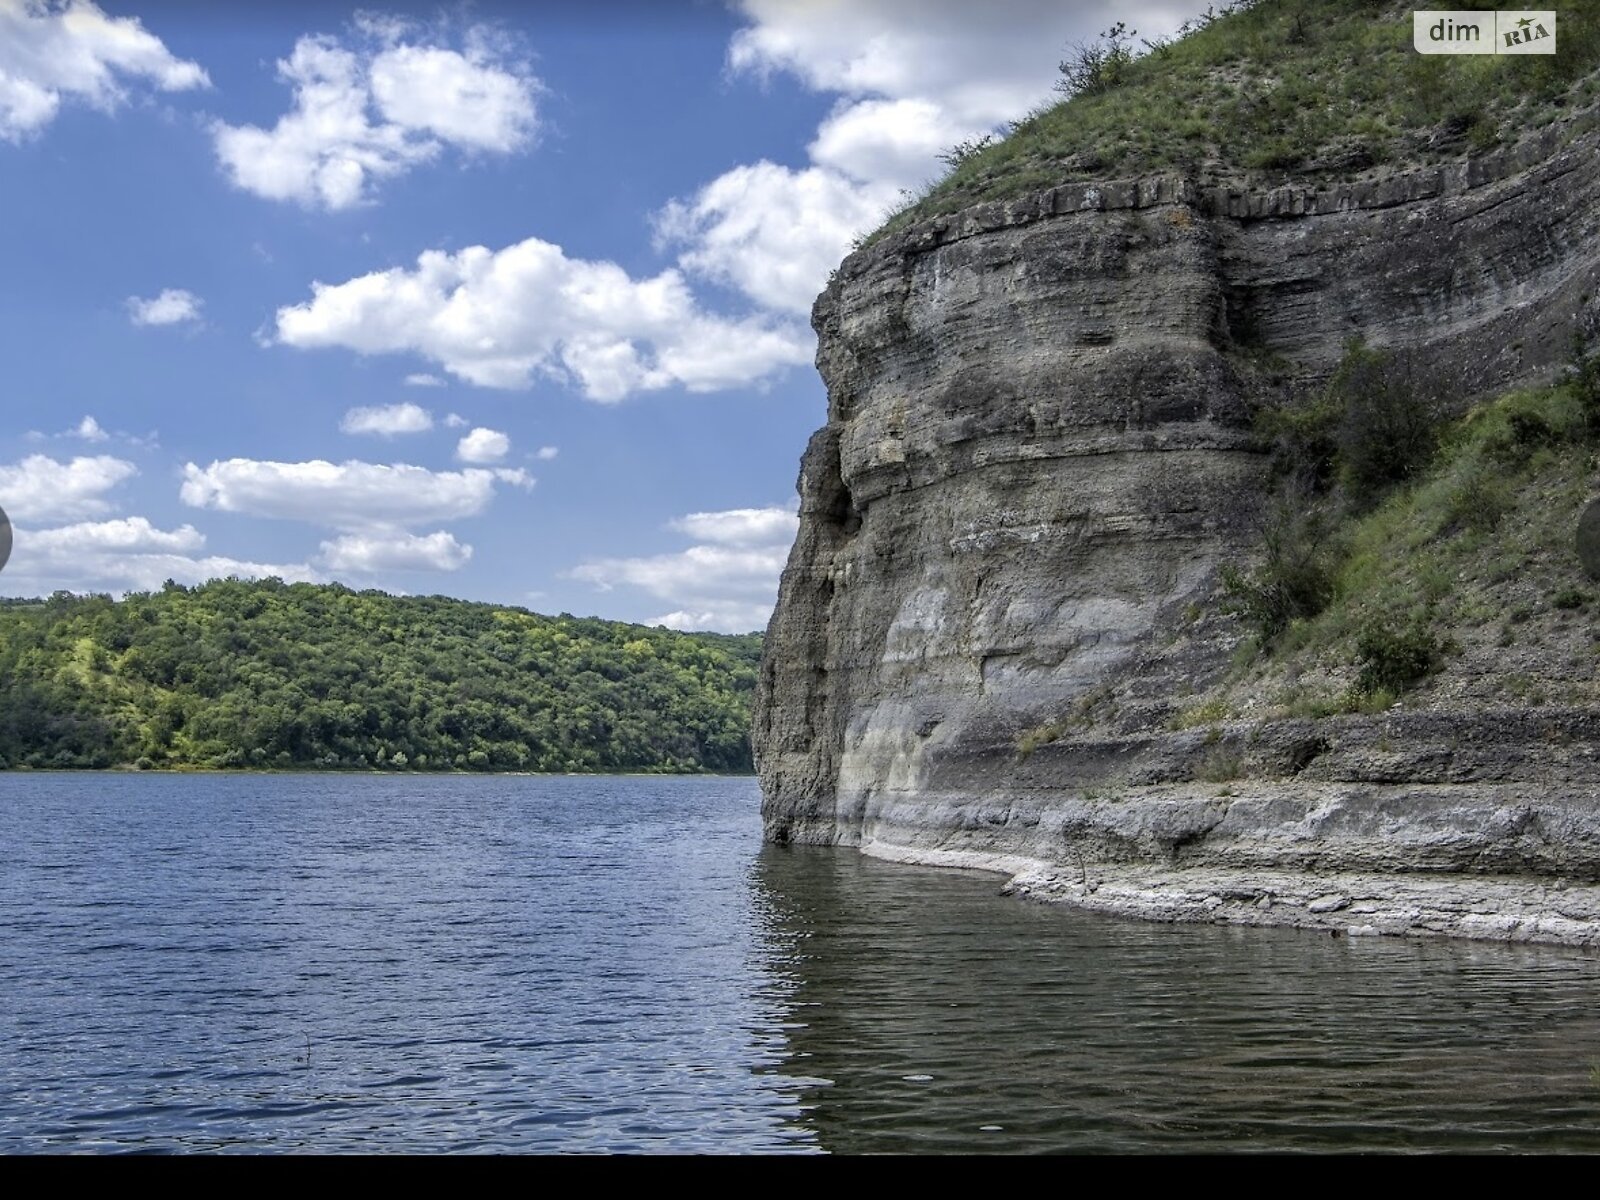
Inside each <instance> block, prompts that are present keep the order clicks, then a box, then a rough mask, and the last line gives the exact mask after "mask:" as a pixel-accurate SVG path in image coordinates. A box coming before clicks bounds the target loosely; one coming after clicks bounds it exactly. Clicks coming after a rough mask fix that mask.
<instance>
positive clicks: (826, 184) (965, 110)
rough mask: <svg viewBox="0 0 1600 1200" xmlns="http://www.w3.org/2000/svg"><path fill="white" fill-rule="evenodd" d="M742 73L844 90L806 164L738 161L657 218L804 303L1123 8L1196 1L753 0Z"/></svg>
mask: <svg viewBox="0 0 1600 1200" xmlns="http://www.w3.org/2000/svg"><path fill="white" fill-rule="evenodd" d="M737 7H738V8H739V10H740V11H741V12H742V13H743V14H744V16H745V18H746V21H747V24H746V25H745V26H744V28H742V29H741V30H739V32H738V33H736V34H735V35H734V37H733V39H732V41H731V42H730V44H729V47H728V64H729V66H730V68H731V69H732V70H733V71H734V72H735V73H736V74H737V73H744V74H750V75H756V76H767V75H771V74H774V73H779V72H782V73H786V74H790V75H792V76H794V77H796V78H797V79H799V80H800V81H801V82H802V83H804V84H805V85H806V86H808V87H810V88H812V89H814V90H815V91H818V92H823V93H832V94H835V95H836V96H837V98H838V99H837V102H836V103H835V105H834V108H833V111H832V112H831V113H830V114H829V115H828V117H827V118H826V119H825V120H824V121H823V122H822V124H821V126H820V127H819V128H818V130H817V134H816V137H815V139H814V140H813V141H812V142H811V145H810V146H809V148H808V152H809V155H810V160H811V161H810V165H808V166H806V167H803V168H795V167H786V166H779V165H777V164H774V163H770V162H758V163H747V164H743V165H740V166H736V167H734V168H732V169H731V170H729V171H727V172H725V173H724V174H723V175H721V176H719V177H718V178H716V179H714V180H712V181H711V182H710V183H708V184H706V185H705V186H704V187H702V188H701V189H699V191H697V192H696V193H694V194H693V195H692V196H690V197H689V198H687V199H680V200H675V201H673V202H671V203H670V204H668V205H666V206H665V207H664V208H663V209H662V210H661V212H660V213H658V214H657V219H656V228H657V233H658V235H659V237H660V239H661V241H662V243H663V244H676V245H678V246H680V247H681V253H680V255H679V258H678V262H679V265H680V266H682V267H683V269H684V270H685V271H688V272H689V273H690V274H692V275H695V276H698V277H702V278H706V279H709V280H713V281H715V282H717V283H721V284H726V285H730V286H732V287H735V288H738V289H739V290H740V291H742V292H743V293H744V294H745V295H746V296H748V297H749V298H750V299H751V300H753V301H755V302H756V303H757V304H759V305H762V306H763V307H766V308H769V309H772V310H775V311H779V312H786V313H804V312H806V311H808V310H809V309H810V306H811V302H812V300H813V299H814V298H815V297H816V295H817V293H818V292H820V291H821V290H822V288H823V286H824V285H825V284H826V282H827V278H828V273H829V272H830V271H831V270H832V269H833V268H834V267H835V266H836V265H838V263H839V260H840V259H841V258H843V257H844V255H845V254H846V253H847V252H848V251H849V249H850V246H851V243H852V242H853V240H854V239H855V238H856V237H858V236H859V235H861V234H863V233H866V232H868V231H870V230H871V229H873V228H875V227H876V226H878V225H879V224H881V223H882V222H883V220H884V219H885V218H886V217H887V216H888V215H889V213H890V212H891V211H892V210H893V209H894V208H896V207H898V206H899V205H900V204H901V203H903V202H904V200H905V198H906V197H907V196H908V195H913V194H915V193H916V192H918V191H919V190H920V189H921V187H922V185H924V184H925V183H929V182H931V181H933V180H934V179H937V178H938V177H939V176H940V175H942V174H943V173H944V169H945V168H944V164H943V163H942V162H941V160H940V155H941V154H942V153H944V152H945V151H947V150H948V149H949V148H950V147H952V146H954V145H956V144H957V143H958V142H962V141H966V140H968V139H971V138H974V137H979V136H982V135H983V134H985V133H994V132H997V131H999V130H1000V129H1001V127H1002V126H1003V125H1005V124H1006V123H1007V122H1009V121H1014V120H1017V119H1018V118H1021V117H1023V116H1025V115H1026V114H1027V113H1028V112H1029V111H1030V110H1032V109H1034V108H1035V107H1037V106H1039V105H1040V104H1041V103H1042V102H1045V101H1048V100H1050V99H1051V98H1052V90H1051V89H1052V86H1053V84H1054V82H1055V80H1056V79H1057V78H1058V71H1057V64H1058V63H1059V62H1060V61H1061V59H1062V58H1063V57H1064V52H1065V50H1066V48H1067V46H1068V45H1069V44H1070V43H1072V42H1075V41H1092V40H1093V39H1094V38H1095V37H1096V36H1097V35H1098V33H1099V31H1101V30H1103V29H1105V28H1106V27H1108V26H1109V25H1111V24H1112V23H1113V22H1114V21H1118V20H1124V21H1127V22H1128V23H1129V24H1130V25H1133V26H1135V27H1136V28H1138V29H1139V31H1140V32H1141V33H1142V34H1144V35H1145V36H1151V35H1155V34H1162V33H1169V32H1171V31H1172V30H1174V29H1176V28H1177V26H1178V25H1179V24H1180V23H1181V22H1182V21H1183V19H1184V18H1185V17H1187V16H1190V15H1193V14H1194V13H1195V12H1197V11H1198V10H1199V8H1200V7H1201V6H1200V5H1199V4H1198V3H1196V2H1194V0H1142V2H1139V3H1121V2H1113V0H1083V2H1081V3H1069V4H1063V3H1061V2H1060V0H994V2H993V3H985V4H973V3H971V2H970V0H851V2H850V3H849V4H841V3H817V2H816V0H739V3H738V5H737Z"/></svg>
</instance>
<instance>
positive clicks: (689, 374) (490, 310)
mask: <svg viewBox="0 0 1600 1200" xmlns="http://www.w3.org/2000/svg"><path fill="white" fill-rule="evenodd" d="M277 340H278V341H279V342H281V343H283V344H285V345H288V346H295V347H300V348H313V347H325V346H338V347H344V348H346V349H349V350H354V351H356V352H357V353H360V354H386V353H415V354H421V355H423V356H425V357H427V358H430V359H432V360H433V361H435V362H437V363H439V364H440V365H441V366H443V367H444V368H445V370H447V371H449V372H450V373H451V374H452V375H455V376H457V377H458V378H460V379H464V380H466V381H467V382H469V383H473V384H477V385H479V386H482V387H496V388H524V387H528V386H530V385H531V383H532V382H533V380H534V378H535V377H536V376H540V375H543V376H547V377H554V378H558V379H562V380H565V381H568V382H571V383H572V384H573V385H574V386H576V387H578V388H579V389H580V390H581V391H582V392H583V393H584V394H585V395H586V396H587V397H588V398H589V399H591V400H597V401H601V402H614V401H618V400H622V399H623V398H625V397H627V396H628V395H630V394H632V393H634V392H640V391H650V390H656V389H660V388H666V387H672V386H681V387H684V388H687V389H688V390H690V391H696V392H703V391H714V390H718V389H721V388H727V387H734V386H738V385H743V384H749V383H752V382H755V381H757V380H760V379H762V378H765V377H767V376H769V375H771V374H772V373H774V372H775V371H777V370H779V369H781V368H783V367H786V366H793V365H796V364H800V363H805V362H809V361H810V359H811V355H812V343H811V338H810V336H809V332H808V331H805V330H803V329H801V328H800V327H799V326H797V325H796V324H793V323H784V322H774V321H770V320H765V319H759V318H753V317H751V318H742V319H730V318H724V317H719V316H714V315H712V314H710V313H707V312H705V311H704V310H703V309H701V308H700V306H699V305H698V304H697V303H696V302H695V300H694V297H693V296H692V295H691V294H690V292H689V288H688V285H687V284H686V283H685V282H684V279H683V276H682V275H681V274H680V273H679V272H678V271H676V270H668V271H663V272H662V273H661V274H659V275H656V276H653V277H651V278H648V279H634V278H632V277H631V276H629V275H628V273H627V272H626V271H624V270H623V269H622V268H621V267H619V266H617V265H616V264H615V263H609V262H592V261H587V260H583V259H574V258H569V257H567V255H566V254H565V253H564V252H563V251H562V249H561V248H560V247H559V246H555V245H552V244H551V243H549V242H545V241H541V240H539V239H538V238H529V239H527V240H526V241H522V242H518V243H516V244H514V245H511V246H507V247H505V248H504V249H502V250H499V251H491V250H489V249H488V248H487V247H484V246H470V247H468V248H467V249H465V250H462V251H460V252H459V253H455V254H450V253H446V252H444V251H438V250H430V251H426V252H424V253H423V254H422V255H420V256H419V257H418V259H417V266H416V269H415V270H411V271H408V270H405V269H404V268H399V267H396V268H392V269H390V270H387V271H378V272H374V273H372V274H369V275H362V276H358V277H357V278H355V279H351V280H347V281H346V282H344V283H340V284H325V283H320V282H319V283H313V284H312V297H311V299H310V300H308V301H305V302H304V303H301V304H296V305H291V306H288V307H285V308H280V309H279V310H278V314H277Z"/></svg>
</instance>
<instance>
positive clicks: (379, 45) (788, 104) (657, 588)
mask: <svg viewBox="0 0 1600 1200" xmlns="http://www.w3.org/2000/svg"><path fill="white" fill-rule="evenodd" d="M1199 7H1202V6H1200V5H1195V4H1186V3H1143V4H1110V3H1102V2H1098V0H1094V2H1086V3H1081V4H1073V3H1060V2H1057V3H1043V2H1041V0H1004V2H1002V3H996V4H984V5H976V4H970V3H954V2H950V0H923V2H920V3H913V2H911V0H851V2H849V3H844V2H842V0H840V2H830V0H747V2H744V3H736V4H727V5H724V4H720V3H681V4H671V3H643V2H639V3H625V2H620V0H618V2H612V3H607V2H604V0H600V2H596V3H590V4H556V3H549V4H537V3H517V4H511V3H494V2H480V3H475V4H470V5H457V6H444V7H440V6H435V5H428V6H420V5H409V4H400V5H387V6H372V5H360V6H358V5H341V4H334V3H293V2H290V3H274V4H259V5H235V4H217V5H202V4H199V3H195V2H178V0H148V2H146V3H139V2H137V0H134V2H129V3H121V2H107V3H104V4H101V5H99V6H98V7H97V6H96V5H94V4H89V3H74V4H70V5H63V4H60V3H54V2H48V3H47V2H41V0H0V355H3V361H4V363H5V371H4V374H3V375H0V505H3V506H4V507H5V509H6V510H7V511H8V512H9V513H10V515H11V517H12V520H13V523H14V525H15V526H16V549H15V551H14V553H13V556H12V559H11V562H10V564H9V565H8V566H7V567H6V568H5V570H4V571H3V572H0V594H4V595H40V594H48V593H50V592H53V591H55V590H57V589H68V590H73V591H89V590H93V591H109V592H113V593H121V592H125V591H128V590H139V589H145V588H154V587H159V586H160V584H161V582H162V581H163V580H165V579H167V578H173V579H177V580H178V581H179V582H182V583H195V582H198V581H200V580H203V579H206V578H210V577H214V576H218V575H229V574H238V575H246V576H250V575H262V574H276V575H280V576H283V577H285V578H289V579H313V580H335V579H337V580H339V581H341V582H344V583H347V584H349V585H351V586H353V587H378V588H383V589H385V590H388V591H395V592H409V593H435V592H437V593H444V594H447V595H453V596H461V597H465V598H469V599H479V600H490V601H496V602H501V603H510V604H521V605H526V606H528V607H530V608H533V609H535V610H539V611H546V612H558V611H568V612H573V613H580V614H597V615H601V616H606V617H613V618H618V619H623V620H631V621H643V622H648V623H664V624H668V625H671V626H674V627H678V628H709V629H721V630H730V631H744V630H748V629H753V628H759V627H760V626H762V625H763V624H764V623H765V620H766V616H767V614H768V612H769V611H770V608H771V603H772V599H773V595H774V594H775V589H776V582H777V575H778V572H779V570H780V569H781V566H782V563H783V559H784V557H785V555H786V552H787V548H788V544H789V541H790V539H791V538H792V534H793V529H794V517H793V493H794V480H795V476H796V472H797V467H798V461H799V455H800V452H801V450H802V449H803V448H804V445H805V441H806V438H807V437H808V436H809V434H810V433H811V431H812V430H813V429H815V428H816V427H817V426H818V425H819V424H820V423H821V422H822V420H823V416H824V411H825V396H824V393H823V388H822V385H821V382H820V380H819V379H818V377H817V375H816V372H815V370H814V369H813V368H812V367H811V365H810V364H811V359H812V356H813V353H814V349H815V345H814V340H813V337H812V334H811V331H810V329H809V326H808V323H807V319H806V314H807V311H808V309H809V305H810V300H811V298H812V297H813V296H814V295H815V293H816V292H817V291H818V290H819V289H820V287H821V286H822V284H823V282H824V281H825V280H826V277H827V273H828V270H829V269H830V268H831V267H832V265H833V264H834V263H836V262H837V261H838V259H839V258H840V257H841V256H842V255H843V254H844V253H845V252H846V251H847V250H848V248H849V244H850V241H851V239H852V237H854V236H855V235H858V234H859V233H861V232H864V231H865V230H867V229H870V228H871V227H873V226H874V225H876V224H877V223H878V222H879V220H881V218H882V216H883V214H884V213H885V212H886V211H887V210H888V209H889V208H890V207H891V206H892V205H893V204H894V203H895V202H896V200H897V198H898V197H899V195H900V193H901V190H902V189H907V188H909V189H913V190H914V189H916V188H918V187H919V186H921V185H922V184H924V183H925V182H926V181H928V180H930V179H932V178H934V177H936V176H937V175H938V173H939V171H940V164H939V161H938V154H939V152H940V151H941V150H942V149H944V148H946V147H948V146H950V145H953V144H954V143H956V142H957V141H960V140H962V139H963V138H966V137H970V136H974V135H976V134H980V133H982V132H985V131H988V130H991V129H994V128H996V127H997V126H999V125H1000V124H1001V123H1003V122H1004V121H1006V120H1008V119H1011V118H1015V117H1018V116H1021V115H1022V114H1023V113H1025V112H1026V111H1027V110H1028V109H1029V108H1030V107H1032V106H1034V105H1035V104H1038V103H1040V102H1042V101H1045V100H1046V99H1048V97H1049V96H1050V88H1051V83H1052V81H1053V79H1054V77H1055V63H1056V61H1057V60H1058V59H1059V58H1060V57H1061V52H1062V49H1063V47H1064V46H1065V45H1066V44H1067V43H1068V42H1070V41H1072V40H1074V39H1083V38H1088V37H1091V36H1092V35H1093V34H1094V33H1095V32H1096V31H1098V30H1099V29H1101V28H1104V27H1105V26H1106V25H1108V24H1109V23H1110V21H1111V20H1114V19H1117V18H1118V17H1121V18H1124V19H1128V20H1130V23H1133V24H1135V25H1137V26H1139V27H1140V30H1141V32H1143V33H1157V32H1166V31H1170V30H1171V29H1172V28H1173V27H1174V26H1176V25H1177V24H1178V22H1179V21H1180V20H1182V18H1183V17H1184V16H1186V15H1188V14H1189V13H1190V12H1192V11H1194V10H1195V9H1197V8H1199Z"/></svg>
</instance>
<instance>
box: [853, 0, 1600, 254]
mask: <svg viewBox="0 0 1600 1200" xmlns="http://www.w3.org/2000/svg"><path fill="white" fill-rule="evenodd" d="M1413 7H1414V6H1413V5H1409V4H1408V5H1404V6H1400V5H1396V4H1393V3H1388V2H1377V3H1375V2H1374V0H1257V2H1255V3H1253V4H1246V5H1236V6H1235V8H1234V10H1233V11H1231V12H1230V13H1229V14H1228V15H1226V16H1221V17H1217V18H1216V19H1213V20H1211V21H1209V22H1206V23H1204V24H1202V25H1201V27H1200V28H1198V29H1195V30H1193V31H1192V32H1190V33H1189V34H1188V35H1187V36H1185V37H1182V38H1181V39H1179V40H1177V41H1174V42H1172V43H1170V44H1168V45H1165V46H1159V47H1156V48H1154V49H1152V50H1150V51H1149V52H1148V53H1145V54H1143V55H1142V56H1141V57H1139V58H1137V59H1135V60H1134V61H1132V62H1130V63H1128V64H1126V66H1124V67H1123V68H1122V69H1121V70H1120V71H1118V72H1117V73H1116V79H1115V82H1114V83H1112V84H1111V85H1110V86H1106V87H1104V88H1103V89H1102V90H1099V91H1097V92H1096V93H1095V94H1083V93H1080V94H1079V95H1077V96H1075V97H1073V98H1071V99H1069V100H1066V101H1064V102H1062V103H1059V104H1056V105H1054V106H1052V107H1049V108H1047V109H1044V110H1041V111H1038V112H1035V113H1034V114H1032V115H1030V116H1029V117H1027V118H1026V119H1024V120H1022V121H1021V122H1019V123H1017V124H1016V125H1015V126H1014V127H1013V128H1012V130H1011V131H1010V133H1009V136H1007V137H1005V138H1004V139H1003V140H1001V141H999V142H997V143H995V144H993V145H989V146H986V147H984V148H981V149H979V150H977V151H976V152H972V153H965V154H962V153H959V152H958V153H956V154H954V155H953V156H952V157H953V158H954V159H955V160H956V163H955V166H954V168H953V169H952V170H951V172H950V173H949V174H948V175H947V176H946V177H945V178H944V179H942V180H940V181H938V182H937V183H936V184H934V185H933V186H932V187H931V189H930V190H929V191H928V192H927V194H925V195H924V196H922V197H921V198H920V199H916V200H915V202H914V203H912V204H910V205H909V207H907V208H905V209H903V210H902V211H901V212H899V213H898V214H896V215H894V216H892V217H891V218H890V219H889V221H888V222H887V224H886V225H885V226H884V227H883V228H882V229H880V230H879V231H878V232H877V233H876V234H874V235H873V237H872V238H869V239H868V240H869V241H870V240H873V239H875V238H876V237H879V236H882V235H883V234H885V233H889V232H893V231H894V230H897V229H900V228H903V227H904V226H906V225H908V224H911V223H912V222H914V221H917V220H922V219H926V218H928V217H932V216H935V215H938V214H942V213H950V212H956V211H959V210H960V209H963V208H966V207H968V206H969V205H972V204H975V203H979V202H983V201H989V200H1002V199H1009V198H1012V197H1016V196H1022V195H1026V194H1028V193H1031V192H1034V191H1038V190H1041V189H1043V188H1048V187H1054V186H1056V185H1058V184H1061V183H1064V182H1068V181H1071V180H1079V179H1113V178H1120V177H1128V176H1137V175H1144V174H1149V173H1152V172H1158V171H1163V170H1182V171H1186V172H1187V171H1192V172H1195V173H1197V174H1199V175H1201V176H1202V177H1205V176H1220V175H1227V176H1237V175H1245V176H1251V177H1256V178H1258V179H1260V180H1262V181H1263V182H1271V181H1272V180H1273V179H1275V178H1281V177H1283V176H1285V175H1287V174H1289V173H1294V174H1297V175H1305V174H1312V175H1316V174H1320V175H1322V176H1323V177H1325V178H1328V179H1345V178H1352V177H1355V176H1358V175H1361V174H1364V173H1367V172H1370V171H1373V170H1381V169H1383V168H1385V167H1391V166H1401V165H1411V164H1415V163H1424V162H1430V161H1442V160H1446V159H1453V158H1460V157H1462V156H1464V155H1467V154H1471V153H1476V152H1482V151H1486V150H1489V149H1492V148H1494V147H1495V146H1498V145H1501V144H1506V143H1510V142H1513V141H1515V140H1516V139H1517V138H1519V137H1521V136H1523V135H1525V134H1527V133H1530V132H1532V131H1535V130H1537V129H1540V128H1542V127H1544V126H1546V125H1549V124H1550V123H1551V122H1553V121H1555V120H1557V119H1559V118H1560V117H1561V116H1563V115H1564V114H1566V113H1568V112H1571V111H1573V110H1575V109H1578V108H1583V107H1587V106H1589V105H1590V104H1592V103H1593V102H1595V101H1596V99H1597V98H1600V71H1597V68H1600V0H1571V2H1570V3H1567V4H1563V5H1561V6H1560V8H1559V10H1558V22H1559V23H1558V26H1557V34H1556V36H1557V42H1558V46H1559V52H1558V53H1557V54H1555V55H1444V54H1441V55H1422V54H1418V53H1416V51H1415V50H1414V49H1413V47H1412V18H1411V13H1412V9H1413ZM1132 45H1133V46H1134V47H1135V48H1139V47H1138V42H1137V41H1134V42H1133V43H1132ZM1063 54H1064V55H1066V56H1067V57H1069V58H1070V57H1072V54H1073V51H1072V49H1071V48H1068V47H1063Z"/></svg>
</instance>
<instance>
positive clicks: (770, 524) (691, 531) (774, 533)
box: [668, 505, 800, 549]
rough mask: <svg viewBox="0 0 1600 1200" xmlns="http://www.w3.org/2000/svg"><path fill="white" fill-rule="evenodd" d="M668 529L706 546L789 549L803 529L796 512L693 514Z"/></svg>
mask: <svg viewBox="0 0 1600 1200" xmlns="http://www.w3.org/2000/svg"><path fill="white" fill-rule="evenodd" d="M668 528H670V529H675V530H677V531H678V532H679V533H686V534H688V535H689V536H690V537H692V538H695V539H697V540H699V541H702V542H716V543H718V544H719V545H728V546H782V547H784V548H785V549H787V548H788V546H789V543H790V542H792V541H794V535H795V532H796V531H797V530H798V529H799V528H800V517H799V515H798V514H797V513H796V512H795V510H794V509H792V508H780V507H778V506H777V505H772V506H770V507H767V508H730V509H725V510H724V511H722V512H698V513H690V514H689V515H688V516H686V517H678V518H676V519H675V520H673V521H671V522H669V524H668Z"/></svg>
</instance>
